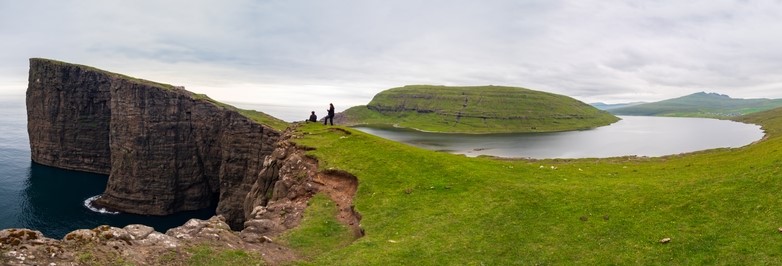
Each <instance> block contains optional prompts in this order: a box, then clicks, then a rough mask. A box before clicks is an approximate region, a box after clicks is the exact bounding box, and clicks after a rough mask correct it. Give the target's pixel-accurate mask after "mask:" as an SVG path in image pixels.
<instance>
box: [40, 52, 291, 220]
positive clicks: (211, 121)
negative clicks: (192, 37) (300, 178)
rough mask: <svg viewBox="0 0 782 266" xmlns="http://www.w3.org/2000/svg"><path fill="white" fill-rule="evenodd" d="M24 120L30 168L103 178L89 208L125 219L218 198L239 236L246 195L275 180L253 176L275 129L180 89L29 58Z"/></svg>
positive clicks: (267, 188) (276, 135) (270, 146)
mask: <svg viewBox="0 0 782 266" xmlns="http://www.w3.org/2000/svg"><path fill="white" fill-rule="evenodd" d="M27 117H28V132H29V136H30V148H31V153H32V160H33V161H34V162H36V163H39V164H44V165H49V166H54V167H59V168H65V169H72V170H79V171H88V172H95V173H102V174H108V175H109V181H108V185H107V187H106V190H105V192H104V193H103V195H102V197H101V198H100V199H99V200H97V201H96V203H97V204H99V205H102V206H105V207H109V208H112V209H117V210H121V211H123V212H129V213H137V214H147V215H166V214H171V213H174V212H179V211H186V210H195V209H201V208H206V207H209V206H210V204H212V203H213V202H215V201H216V202H217V214H220V215H223V216H224V217H225V218H226V220H227V222H228V224H230V225H231V227H232V228H234V229H239V228H242V225H243V223H244V221H245V220H246V217H245V216H246V215H249V212H250V210H252V208H253V206H244V204H245V201H247V199H246V197H247V196H248V193H249V192H250V190H251V189H255V190H260V191H272V190H273V189H274V187H273V186H274V185H275V181H276V180H260V181H259V180H257V179H258V178H269V179H273V178H278V177H276V176H273V175H265V176H259V173H261V172H262V170H263V164H264V160H265V159H266V158H267V157H268V156H269V155H270V154H271V153H272V151H273V150H274V149H275V145H276V142H277V141H278V139H279V138H280V134H281V132H280V131H279V130H276V129H274V128H271V127H269V126H266V125H264V124H260V123H258V122H256V121H253V120H252V119H251V118H249V117H248V116H246V115H244V114H242V113H240V111H239V110H237V109H235V108H232V107H230V106H225V105H222V104H218V103H216V102H214V101H211V100H210V99H208V98H207V97H205V96H203V95H198V94H194V93H192V92H189V91H186V90H184V89H183V88H181V87H175V86H171V85H167V84H161V83H156V82H151V81H147V80H141V79H135V78H132V77H128V76H124V75H120V74H116V73H111V72H108V71H103V70H99V69H96V68H92V67H88V66H83V65H76V64H69V63H64V62H59V61H54V60H48V59H39V58H34V59H31V60H30V73H29V86H28V89H27ZM254 185H255V186H259V185H260V186H262V187H260V188H257V187H256V188H253V186H254ZM269 196H270V194H269V195H259V197H261V198H260V199H257V200H255V201H256V202H266V201H268V197H269ZM247 209H249V210H247Z"/></svg>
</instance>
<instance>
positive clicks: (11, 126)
mask: <svg viewBox="0 0 782 266" xmlns="http://www.w3.org/2000/svg"><path fill="white" fill-rule="evenodd" d="M107 180H108V176H106V175H98V174H91V173H83V172H77V171H69V170H63V169H57V168H53V167H48V166H44V165H39V164H36V163H33V162H32V161H31V160H30V144H29V142H28V138H27V116H26V109H25V100H24V96H23V95H18V96H0V229H5V228H29V229H33V230H38V231H41V232H42V233H43V234H44V235H46V236H47V237H51V238H57V239H59V238H62V237H63V236H64V235H65V234H67V233H68V232H70V231H73V230H76V229H91V228H94V227H97V226H99V225H103V224H107V225H111V226H116V227H124V226H126V225H128V224H145V225H148V226H152V227H154V228H155V230H157V231H160V232H165V231H166V230H168V229H169V228H172V227H176V226H180V225H182V224H184V223H185V222H186V221H187V220H189V219H190V218H199V219H207V218H209V217H211V216H212V215H214V208H210V209H205V210H199V211H192V212H183V213H178V214H174V215H169V216H162V217H161V216H144V215H134V214H124V213H120V214H108V213H100V212H95V211H92V210H90V209H89V208H87V207H86V206H85V200H87V199H88V198H90V197H93V196H96V195H99V194H101V193H103V190H104V188H105V186H106V181H107Z"/></svg>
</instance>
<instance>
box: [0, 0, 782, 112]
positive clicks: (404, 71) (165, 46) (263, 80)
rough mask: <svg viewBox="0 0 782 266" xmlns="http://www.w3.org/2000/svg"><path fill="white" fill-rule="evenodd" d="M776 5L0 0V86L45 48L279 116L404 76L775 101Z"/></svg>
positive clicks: (779, 41) (590, 0)
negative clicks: (712, 93)
mask: <svg viewBox="0 0 782 266" xmlns="http://www.w3.org/2000/svg"><path fill="white" fill-rule="evenodd" d="M780 14H782V1H778V0H761V1H751V0H747V1H721V0H688V1H681V0H659V1H630V0H628V1H619V0H599V1H598V0H572V1H555V0H541V1H526V0H515V1H502V0H487V1H478V0H474V1H467V0H443V1H439V0H435V1H416V0H410V1H407V0H401V1H400V0H394V1H388V0H380V1H372V0H369V1H368V0H353V1H347V0H344V1H338V0H317V1H316V0H312V1H294V0H281V1H261V0H220V1H217V0H215V1H199V0H181V1H180V0H176V1H171V0H169V1H151V0H150V1H147V0H143V1H139V0H136V1H119V0H74V1H67V0H60V1H41V0H24V1H20V0H0V97H13V96H19V95H22V94H23V93H24V90H25V89H26V87H27V70H28V66H29V65H28V58H30V57H45V58H52V59H57V60H62V61H67V62H72V63H78V64H85V65H91V66H94V67H98V68H102V69H105V70H109V71H113V72H119V73H123V74H127V75H131V76H135V77H138V78H144V79H149V80H154V81H159V82H163V83H170V84H174V85H182V86H185V87H186V88H187V89H188V90H191V91H194V92H199V93H206V94H208V95H209V96H211V97H212V98H215V99H218V100H222V101H227V102H231V103H240V104H239V105H244V106H250V107H253V108H256V109H259V110H260V111H265V112H268V113H271V114H273V115H276V116H278V117H281V118H283V119H286V120H293V119H298V118H299V117H297V115H298V113H301V115H300V116H301V117H300V118H301V119H303V118H305V117H306V116H307V114H308V113H309V111H310V110H316V112H320V111H319V110H323V109H325V107H326V106H327V105H328V103H330V102H333V103H334V104H335V106H337V109H338V111H339V110H343V109H345V108H347V107H350V106H354V105H359V104H366V103H367V102H369V100H371V98H372V96H373V95H375V94H376V93H378V92H380V91H382V90H385V89H388V88H392V87H398V86H403V85H408V84H437V85H490V84H493V85H508V86H518V87H525V88H529V89H535V90H542V91H547V92H553V93H558V94H564V95H567V96H571V97H574V98H576V99H578V100H581V101H584V102H597V101H602V102H608V103H617V102H629V101H657V100H663V99H667V98H674V97H679V96H683V95H687V94H690V93H695V92H699V91H707V92H718V93H723V94H728V95H730V96H732V97H735V98H782V15H780ZM241 103H244V104H241ZM321 113H322V112H321Z"/></svg>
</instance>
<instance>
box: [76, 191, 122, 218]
mask: <svg viewBox="0 0 782 266" xmlns="http://www.w3.org/2000/svg"><path fill="white" fill-rule="evenodd" d="M99 198H100V195H97V196H92V197H89V198H88V199H86V200H84V207H87V209H90V210H91V211H94V212H97V213H103V214H119V212H115V211H109V210H107V209H105V208H97V207H95V206H93V205H92V202H93V201H95V200H96V199H99Z"/></svg>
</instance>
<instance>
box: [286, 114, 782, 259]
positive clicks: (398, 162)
mask: <svg viewBox="0 0 782 266" xmlns="http://www.w3.org/2000/svg"><path fill="white" fill-rule="evenodd" d="M741 120H743V121H747V122H752V123H757V124H760V125H763V127H764V129H765V130H766V131H767V134H768V135H767V138H766V139H765V140H764V141H762V142H760V143H758V144H754V145H751V146H748V147H744V148H737V149H718V150H710V151H704V152H697V153H693V154H686V155H676V156H668V157H662V158H636V157H626V158H612V159H579V160H540V161H530V160H502V159H491V158H467V157H464V156H460V155H452V154H446V153H438V152H433V151H428V150H423V149H419V148H415V147H412V146H407V145H404V144H400V143H395V142H392V141H388V140H384V139H381V138H378V137H374V136H371V135H368V134H365V133H362V132H359V131H356V130H352V129H350V128H345V129H346V130H348V131H350V132H351V133H352V134H350V135H346V134H345V133H343V132H340V131H336V130H330V129H329V128H328V127H323V126H322V125H319V124H309V125H303V126H302V127H300V128H299V129H298V130H299V133H298V134H299V136H300V138H299V139H297V140H296V142H297V143H299V144H301V145H306V146H310V147H314V148H316V150H313V151H310V154H311V155H313V156H315V157H317V158H318V160H320V167H321V169H328V168H336V169H341V170H345V171H348V172H350V173H352V174H354V175H356V176H357V177H358V178H359V189H358V192H357V195H356V197H355V203H356V209H357V210H358V211H359V212H360V213H361V214H362V215H363V219H362V222H361V223H362V226H363V228H364V229H365V231H366V236H364V237H363V238H360V239H358V240H356V241H355V242H353V243H352V244H350V245H347V246H344V247H341V248H335V249H332V250H328V251H322V252H319V253H317V255H315V256H314V257H312V258H311V260H309V261H307V262H302V264H312V265H411V264H414V265H563V264H564V265H572V264H586V265H595V264H597V265H605V264H631V265H691V264H709V265H711V264H720V265H748V264H750V265H769V264H771V265H778V264H782V245H780V243H782V233H780V231H779V229H778V228H780V227H782V210H780V206H782V196H780V195H782V194H780V191H782V172H781V171H780V166H782V161H781V160H782V153H781V151H780V150H782V138H780V136H782V131H781V130H782V109H777V110H773V111H768V112H763V113H757V114H753V115H752V116H749V117H744V118H742V119H741ZM321 213H324V214H321V215H330V214H328V213H329V212H321ZM305 219H306V218H305ZM309 219H315V218H312V217H310V218H309ZM319 226H321V227H322V224H321V225H319ZM308 227H311V226H308V225H303V226H302V227H301V228H298V229H296V230H312V229H310V228H308ZM294 234H296V233H295V231H294ZM302 235H303V236H302ZM297 237H300V238H301V239H298V240H296V241H301V242H304V243H313V242H314V243H317V242H319V241H322V242H324V243H334V242H339V239H342V238H343V236H340V235H339V234H310V235H308V236H307V235H306V234H299V235H298V236H297ZM665 238H670V242H668V243H661V240H663V239H665ZM334 239H336V240H334ZM291 244H292V245H295V244H296V243H291Z"/></svg>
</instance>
